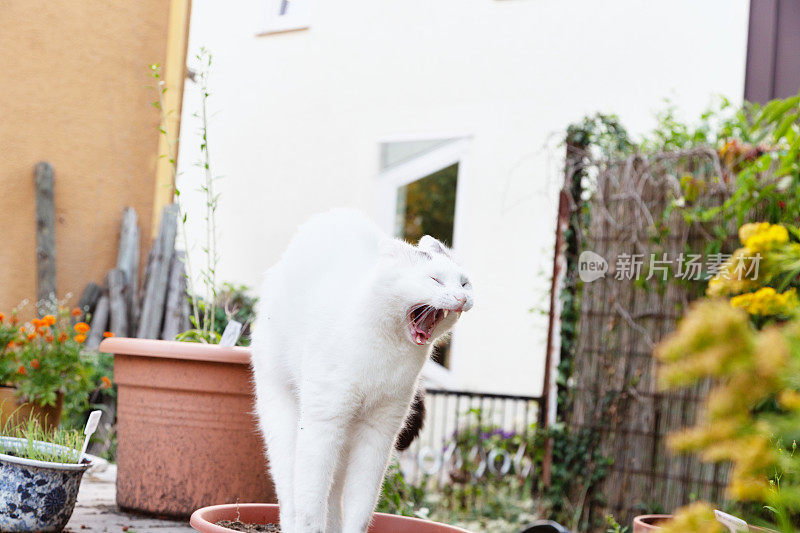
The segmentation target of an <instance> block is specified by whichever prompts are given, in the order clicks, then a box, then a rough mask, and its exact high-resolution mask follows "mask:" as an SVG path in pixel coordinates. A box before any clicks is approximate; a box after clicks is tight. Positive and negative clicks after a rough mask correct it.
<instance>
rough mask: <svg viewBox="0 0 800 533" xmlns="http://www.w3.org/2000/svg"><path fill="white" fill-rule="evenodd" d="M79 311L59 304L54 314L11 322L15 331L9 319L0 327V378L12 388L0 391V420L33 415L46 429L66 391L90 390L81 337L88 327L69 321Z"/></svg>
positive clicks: (51, 424)
mask: <svg viewBox="0 0 800 533" xmlns="http://www.w3.org/2000/svg"><path fill="white" fill-rule="evenodd" d="M80 315H81V311H80V310H78V309H75V310H73V311H72V312H70V311H69V309H68V308H66V307H64V306H58V307H57V308H56V310H55V312H54V313H53V314H49V315H45V316H43V317H42V318H34V319H32V320H31V321H30V322H28V323H26V324H24V325H23V326H21V327H19V328H18V329H17V328H16V325H14V326H13V328H14V336H12V332H10V331H9V327H10V326H11V323H13V322H14V321H13V320H11V321H10V324H9V325H8V326H6V325H5V324H3V326H2V328H0V330H1V332H0V339H2V341H6V340H7V342H5V346H4V348H3V354H2V361H3V362H2V364H0V372H2V374H0V379H2V378H5V379H4V381H5V383H7V384H8V383H10V384H12V385H13V389H11V388H8V387H6V388H3V389H1V390H0V395H2V396H0V423H2V424H14V423H19V422H20V421H23V422H24V421H25V420H26V419H27V418H29V417H30V416H33V417H35V418H36V419H37V420H38V422H39V424H40V425H41V426H42V428H43V429H45V430H48V431H50V430H53V429H54V428H56V427H58V425H59V423H60V421H61V411H62V407H63V403H64V396H65V394H70V395H77V396H86V395H87V394H88V392H89V390H90V388H91V385H90V381H89V371H90V362H89V360H88V353H87V351H86V350H85V349H84V347H83V342H84V341H85V340H86V333H87V332H88V331H89V326H88V324H86V323H85V322H77V323H76V324H74V325H73V324H72V320H73V318H75V319H77V318H79V317H80ZM12 317H14V318H15V317H16V315H12ZM8 339H10V340H8Z"/></svg>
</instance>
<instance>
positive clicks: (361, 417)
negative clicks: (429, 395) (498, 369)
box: [252, 209, 472, 533]
mask: <svg viewBox="0 0 800 533" xmlns="http://www.w3.org/2000/svg"><path fill="white" fill-rule="evenodd" d="M471 307H472V287H471V285H470V281H469V278H467V276H466V275H465V274H464V272H463V270H462V269H461V268H460V267H459V266H458V265H456V263H454V262H453V259H452V258H451V254H450V251H449V250H448V249H447V248H446V247H445V246H444V245H443V244H442V243H440V242H439V241H437V240H436V239H434V238H432V237H429V236H425V237H423V238H422V239H420V242H419V245H418V246H416V247H415V246H412V245H410V244H408V243H406V242H403V241H400V240H397V239H391V238H389V237H387V236H385V235H384V234H383V233H382V232H381V231H380V230H379V229H378V227H377V226H376V225H375V224H373V223H372V222H370V221H369V220H368V219H367V218H366V217H364V216H363V215H361V214H359V213H357V212H354V211H349V210H344V209H337V210H334V211H330V212H328V213H324V214H321V215H317V216H315V217H313V218H312V219H311V220H309V221H308V222H307V223H305V224H304V225H303V226H301V227H300V229H299V230H298V232H297V234H296V235H295V236H294V238H293V239H292V241H291V243H290V244H289V247H288V248H287V250H286V252H285V253H284V254H283V257H281V259H280V261H278V263H277V264H276V265H275V266H273V267H272V268H271V269H270V270H269V271H268V272H267V274H266V279H265V281H264V284H263V286H262V289H261V294H260V300H259V312H258V317H257V319H256V323H255V326H254V329H253V344H252V351H253V371H254V380H255V385H256V396H257V400H256V409H257V414H258V416H259V419H260V423H261V429H262V431H263V433H264V437H265V442H266V445H267V456H268V459H269V466H270V470H271V473H272V478H273V480H274V481H275V488H276V491H277V495H278V502H279V503H280V522H281V528H282V531H283V533H322V532H326V533H339V532H344V533H362V532H365V531H366V530H367V528H368V527H369V523H370V520H371V517H372V511H373V509H374V507H375V503H376V501H377V497H378V493H379V491H380V487H381V483H382V482H383V476H384V473H385V470H386V465H387V462H388V460H389V456H390V454H391V451H392V448H393V445H394V442H395V439H396V438H397V435H398V433H399V431H400V430H401V428H402V426H403V421H404V420H405V418H406V416H407V415H408V412H409V404H410V403H411V400H412V399H413V397H414V393H415V391H416V388H417V384H418V381H419V376H420V373H421V371H422V366H423V364H424V363H425V361H426V359H427V358H428V356H429V354H430V351H431V347H432V344H433V342H434V340H435V339H437V338H438V337H440V336H441V335H442V334H444V333H446V332H447V331H448V330H450V328H452V326H453V324H455V322H456V320H458V318H459V317H460V316H461V313H462V312H463V311H467V310H469V309H470V308H471Z"/></svg>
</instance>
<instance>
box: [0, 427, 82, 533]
mask: <svg viewBox="0 0 800 533" xmlns="http://www.w3.org/2000/svg"><path fill="white" fill-rule="evenodd" d="M82 441H83V435H82V434H80V433H79V432H77V431H65V430H53V431H48V430H45V429H44V428H42V426H40V425H39V423H38V422H37V420H36V419H35V418H33V417H31V418H28V419H27V421H26V423H25V424H24V425H19V424H15V425H14V426H8V427H6V428H5V429H2V430H0V531H42V532H50V531H61V530H63V529H64V526H66V524H67V522H68V521H69V519H70V516H71V515H72V510H73V508H74V506H75V500H76V498H77V496H78V488H79V487H80V483H81V479H82V477H83V474H84V472H86V470H87V469H88V468H89V467H90V466H91V463H90V462H89V461H88V460H87V459H85V458H84V457H83V453H82V447H81V442H82Z"/></svg>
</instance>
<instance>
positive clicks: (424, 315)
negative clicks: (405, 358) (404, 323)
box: [408, 304, 453, 346]
mask: <svg viewBox="0 0 800 533" xmlns="http://www.w3.org/2000/svg"><path fill="white" fill-rule="evenodd" d="M451 312H453V311H448V310H447V309H437V308H435V307H432V306H430V305H425V304H420V305H417V306H414V307H412V308H411V310H410V311H409V312H408V329H409V330H410V331H411V338H412V339H413V341H414V342H415V343H416V344H419V345H420V346H423V345H425V344H428V342H430V340H431V335H433V330H434V329H436V325H437V324H438V323H439V322H441V321H442V320H444V319H445V318H447V315H448V314H449V313H451Z"/></svg>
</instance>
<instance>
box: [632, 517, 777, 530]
mask: <svg viewBox="0 0 800 533" xmlns="http://www.w3.org/2000/svg"><path fill="white" fill-rule="evenodd" d="M670 518H672V515H671V514H646V515H641V516H637V517H636V518H634V519H633V533H650V532H657V531H661V529H662V528H661V525H660V524H662V523H663V522H666V521H667V520H669V519H670ZM748 528H749V529H750V531H768V532H772V533H777V532H776V531H774V530H772V529H766V528H763V527H758V526H748Z"/></svg>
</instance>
